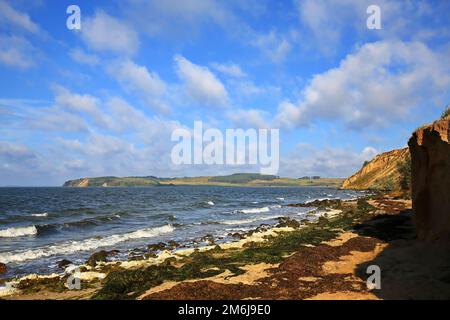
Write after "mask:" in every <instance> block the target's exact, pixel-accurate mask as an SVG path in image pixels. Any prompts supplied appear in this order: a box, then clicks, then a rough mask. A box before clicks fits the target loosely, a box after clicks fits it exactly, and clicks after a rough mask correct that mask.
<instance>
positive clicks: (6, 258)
mask: <svg viewBox="0 0 450 320" xmlns="http://www.w3.org/2000/svg"><path fill="white" fill-rule="evenodd" d="M174 230H175V228H174V227H173V226H171V225H165V226H161V227H155V228H146V229H141V230H137V231H133V232H129V233H124V234H115V235H111V236H107V237H103V238H99V237H96V238H89V239H86V240H81V241H68V242H63V243H60V244H56V245H51V246H46V247H42V248H37V249H31V250H26V251H15V252H4V253H0V261H1V262H3V263H12V262H23V261H27V260H35V259H39V258H44V257H50V256H53V255H58V254H71V253H74V252H78V251H90V250H95V249H97V248H100V247H109V246H113V245H115V244H118V243H120V242H124V241H128V240H135V239H141V238H152V237H156V236H158V235H161V234H165V233H170V232H172V231H174ZM36 232H37V231H36Z"/></svg>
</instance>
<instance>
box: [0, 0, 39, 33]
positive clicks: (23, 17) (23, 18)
mask: <svg viewBox="0 0 450 320" xmlns="http://www.w3.org/2000/svg"><path fill="white" fill-rule="evenodd" d="M0 19H1V20H2V23H7V24H10V25H13V26H15V27H18V28H20V29H22V30H25V31H27V32H31V33H38V32H39V31H40V28H39V26H38V25H37V24H36V23H35V22H33V21H32V20H31V18H30V16H29V15H28V14H27V13H24V12H20V11H18V10H16V9H14V8H13V7H12V6H11V5H10V4H9V3H8V2H6V1H4V0H1V1H0Z"/></svg>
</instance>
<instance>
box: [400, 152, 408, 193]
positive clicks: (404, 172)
mask: <svg viewBox="0 0 450 320" xmlns="http://www.w3.org/2000/svg"><path fill="white" fill-rule="evenodd" d="M397 169H398V172H399V173H400V188H401V189H402V190H411V156H410V155H408V156H407V157H406V159H405V161H402V162H400V163H399V164H398V165H397Z"/></svg>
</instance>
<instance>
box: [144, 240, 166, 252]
mask: <svg viewBox="0 0 450 320" xmlns="http://www.w3.org/2000/svg"><path fill="white" fill-rule="evenodd" d="M166 247H167V244H165V243H164V242H158V243H156V244H149V245H148V246H147V249H148V250H150V251H161V250H164V249H165V248H166Z"/></svg>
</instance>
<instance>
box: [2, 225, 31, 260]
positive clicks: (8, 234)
mask: <svg viewBox="0 0 450 320" xmlns="http://www.w3.org/2000/svg"><path fill="white" fill-rule="evenodd" d="M37 232H38V231H37V229H36V227H35V226H29V227H17V228H8V229H3V230H0V238H17V237H24V236H33V235H35V234H37ZM0 261H1V260H0Z"/></svg>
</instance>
